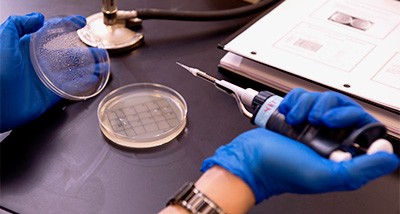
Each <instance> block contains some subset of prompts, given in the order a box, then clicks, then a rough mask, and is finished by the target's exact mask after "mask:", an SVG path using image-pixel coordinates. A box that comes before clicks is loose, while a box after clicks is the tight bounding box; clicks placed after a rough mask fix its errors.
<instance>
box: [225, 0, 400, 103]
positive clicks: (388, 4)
mask: <svg viewBox="0 0 400 214" xmlns="http://www.w3.org/2000/svg"><path fill="white" fill-rule="evenodd" d="M224 49H225V50H226V51H229V52H232V53H235V54H238V55H241V56H244V57H246V58H249V59H252V60H255V61H257V62H260V63H263V64H266V65H270V66H273V67H276V68H279V69H282V70H284V71H287V72H290V73H293V74H295V75H298V76H301V77H304V78H306V79H309V80H312V81H315V82H318V83H320V84H323V85H326V86H329V87H332V88H335V89H337V90H339V91H343V92H347V93H350V94H353V95H356V96H358V97H361V98H364V99H368V100H371V101H373V102H376V103H379V104H382V105H385V106H387V107H390V108H392V109H396V110H400V1H395V0H326V1H321V0H286V1H285V2H283V3H282V4H281V5H279V6H278V7H277V8H275V9H274V10H273V11H271V12H270V13H269V14H267V15H266V16H264V17H263V18H261V19H260V20H258V21H257V22H256V23H255V24H253V25H252V26H250V27H249V28H248V29H246V30H245V31H244V32H243V33H241V34H240V35H238V36H237V37H236V38H234V39H233V40H232V41H230V42H229V43H228V44H226V45H225V46H224Z"/></svg>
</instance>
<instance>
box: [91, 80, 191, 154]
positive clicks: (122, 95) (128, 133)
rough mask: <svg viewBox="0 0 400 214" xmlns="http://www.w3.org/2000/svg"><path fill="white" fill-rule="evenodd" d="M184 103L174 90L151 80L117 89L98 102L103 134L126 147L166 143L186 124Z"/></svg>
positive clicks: (144, 146) (145, 146)
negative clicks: (150, 81)
mask: <svg viewBox="0 0 400 214" xmlns="http://www.w3.org/2000/svg"><path fill="white" fill-rule="evenodd" d="M186 115H187V105H186V102H185V100H184V99H183V97H182V96H181V95H180V94H179V93H178V92H176V91H175V90H173V89H171V88H169V87H166V86H163V85H159V84H153V83H135V84H130V85H127V86H123V87H121V88H118V89H116V90H114V91H112V92H111V93H109V94H108V95H106V96H105V97H104V98H103V100H102V101H101V102H100V103H99V106H98V109H97V117H98V120H99V125H100V129H101V131H102V132H103V134H104V135H105V136H106V137H107V138H108V139H109V140H111V141H112V142H114V143H116V144H118V145H121V146H124V147H129V148H151V147H156V146H160V145H163V144H165V143H168V142H170V141H171V140H172V139H174V138H175V137H176V136H178V135H179V134H180V133H181V132H182V130H183V129H184V128H185V126H186Z"/></svg>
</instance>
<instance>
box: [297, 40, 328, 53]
mask: <svg viewBox="0 0 400 214" xmlns="http://www.w3.org/2000/svg"><path fill="white" fill-rule="evenodd" d="M294 45H296V46H298V47H301V48H304V49H306V50H309V51H312V52H317V51H318V50H319V49H320V48H322V45H321V44H318V43H315V42H311V41H308V40H305V39H298V40H297V41H296V42H295V43H294Z"/></svg>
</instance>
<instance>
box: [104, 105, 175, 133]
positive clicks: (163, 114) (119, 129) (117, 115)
mask: <svg viewBox="0 0 400 214" xmlns="http://www.w3.org/2000/svg"><path fill="white" fill-rule="evenodd" d="M107 117H108V120H109V122H110V124H111V127H112V129H113V131H114V132H115V133H118V134H120V135H124V136H128V137H134V136H138V135H143V134H147V133H151V132H156V131H157V132H160V131H161V132H166V131H168V130H170V129H171V128H172V127H175V126H177V125H178V124H179V120H178V117H177V116H176V114H175V112H174V111H173V109H172V108H171V106H170V105H169V103H168V102H167V101H165V100H157V101H150V102H145V103H142V104H137V105H132V106H128V107H124V108H116V109H113V110H110V111H109V112H108V113H107Z"/></svg>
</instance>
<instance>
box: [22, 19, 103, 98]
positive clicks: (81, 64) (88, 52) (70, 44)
mask: <svg viewBox="0 0 400 214" xmlns="http://www.w3.org/2000/svg"><path fill="white" fill-rule="evenodd" d="M78 31H79V32H80V34H82V35H84V36H85V37H87V38H91V40H92V41H94V42H95V43H96V45H95V47H89V46H87V45H86V44H85V43H83V42H82V41H81V40H80V37H79V36H78ZM29 52H30V59H31V62H32V65H33V67H34V69H35V71H36V74H37V75H38V77H39V78H40V80H41V81H42V82H43V83H44V84H45V85H46V86H47V87H48V88H49V89H50V90H51V91H53V92H54V93H56V94H57V95H59V96H60V97H63V98H65V99H69V100H86V99H88V98H90V97H93V96H95V95H97V94H98V93H100V92H101V91H102V90H103V89H104V87H105V86H106V84H107V82H108V79H109V77H110V59H109V55H108V53H107V51H106V50H105V49H104V48H103V44H102V42H101V40H100V39H99V38H98V37H97V35H96V33H95V32H94V31H93V30H92V29H91V28H90V27H89V26H86V21H85V18H83V17H81V16H54V17H50V18H49V19H47V20H46V21H45V23H44V25H43V27H42V28H40V29H39V30H38V31H37V32H35V33H34V34H32V36H31V40H30V44H29Z"/></svg>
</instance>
